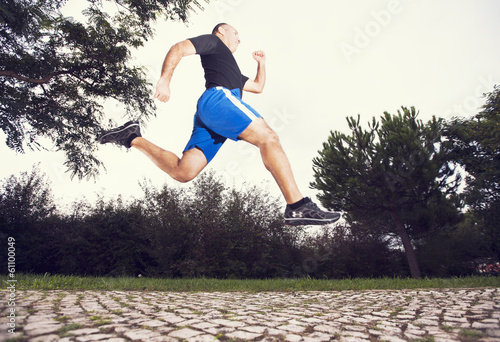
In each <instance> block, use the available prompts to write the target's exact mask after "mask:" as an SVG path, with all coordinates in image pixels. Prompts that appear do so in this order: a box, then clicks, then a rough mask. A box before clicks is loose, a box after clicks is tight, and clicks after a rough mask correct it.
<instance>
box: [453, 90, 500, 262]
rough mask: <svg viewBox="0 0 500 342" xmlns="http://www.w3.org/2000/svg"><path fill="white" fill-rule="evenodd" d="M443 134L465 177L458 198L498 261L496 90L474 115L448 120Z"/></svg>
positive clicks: (499, 118)
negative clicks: (479, 224) (479, 226)
mask: <svg viewBox="0 0 500 342" xmlns="http://www.w3.org/2000/svg"><path fill="white" fill-rule="evenodd" d="M445 135H446V137H447V138H448V139H449V144H450V149H451V150H452V152H453V159H454V161H455V162H456V163H458V164H459V165H461V166H462V167H464V168H465V170H466V171H467V174H468V175H467V177H466V183H467V187H466V189H465V191H464V193H463V196H462V197H463V198H464V200H465V202H466V204H468V205H469V206H470V207H471V209H472V210H473V211H474V215H475V216H476V218H477V219H478V220H480V221H482V222H483V225H484V233H485V235H486V236H487V238H488V240H489V241H490V244H491V246H490V248H491V250H492V252H493V253H494V254H495V255H496V257H497V259H500V224H499V222H500V87H499V86H496V87H495V89H494V90H493V91H492V92H491V93H488V94H486V104H485V105H484V107H483V110H482V111H481V112H479V113H478V114H477V115H475V116H474V117H472V118H470V119H463V118H455V119H453V120H452V121H450V122H449V123H448V124H447V126H446V130H445Z"/></svg>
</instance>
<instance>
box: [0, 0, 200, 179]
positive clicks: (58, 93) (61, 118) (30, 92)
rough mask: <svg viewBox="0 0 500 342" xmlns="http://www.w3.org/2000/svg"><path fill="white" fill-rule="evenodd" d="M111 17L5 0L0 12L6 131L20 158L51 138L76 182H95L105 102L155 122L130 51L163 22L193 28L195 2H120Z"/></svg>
mask: <svg viewBox="0 0 500 342" xmlns="http://www.w3.org/2000/svg"><path fill="white" fill-rule="evenodd" d="M113 2H114V3H115V4H116V12H115V13H111V14H109V13H106V12H104V10H103V3H102V1H99V0H88V7H87V9H86V10H85V11H84V12H83V14H84V15H85V17H86V18H87V20H88V21H87V22H86V23H83V22H78V21H76V20H75V19H73V18H67V17H64V16H63V15H62V14H61V12H60V9H61V8H62V7H63V5H64V4H65V3H66V0H49V1H41V0H21V1H20V0H5V1H3V2H2V4H1V5H0V45H1V46H2V49H1V51H0V99H1V100H0V128H1V129H2V130H3V132H4V133H5V134H6V135H7V140H6V144H7V146H8V147H9V148H11V149H13V150H15V151H16V152H21V153H22V152H24V151H25V149H26V148H29V149H40V148H45V147H44V146H42V144H41V142H40V141H41V140H42V139H41V138H48V139H49V141H50V142H51V143H53V144H54V145H55V147H56V149H57V150H60V151H64V153H65V154H66V162H65V164H66V166H67V167H68V169H69V170H70V171H71V172H72V175H77V176H78V177H80V178H82V177H85V176H86V177H89V176H95V175H96V174H97V173H98V169H99V167H100V166H101V165H102V162H101V161H100V160H98V159H97V158H96V157H95V155H94V154H95V151H96V148H97V147H96V136H98V135H99V134H100V133H101V131H102V126H103V125H104V123H105V115H104V113H103V105H102V104H103V101H104V100H106V99H114V100H116V101H119V102H121V103H122V104H124V106H125V112H126V115H127V116H128V117H129V118H132V119H141V120H143V119H147V118H148V117H150V116H151V115H154V112H155V105H154V102H153V101H152V99H151V96H150V93H151V92H150V89H149V87H150V84H149V83H148V82H147V80H146V77H145V73H144V70H143V69H142V68H140V67H136V66H131V65H130V60H131V49H132V48H138V47H140V46H142V45H143V43H144V41H145V40H147V39H149V38H151V37H152V36H153V29H152V27H151V24H152V23H153V22H154V21H155V20H157V19H158V18H159V17H161V16H165V17H167V18H168V19H172V20H182V21H186V20H187V15H188V11H189V10H190V9H192V8H191V5H196V6H198V7H200V5H199V3H198V2H197V1H196V0H156V1H135V0H114V1H113Z"/></svg>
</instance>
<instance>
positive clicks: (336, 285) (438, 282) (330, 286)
mask: <svg viewBox="0 0 500 342" xmlns="http://www.w3.org/2000/svg"><path fill="white" fill-rule="evenodd" d="M16 279H17V283H16V284H17V285H16V289H18V290H69V291H71V290H75V291H80V290H84V291H85V290H98V291H99V290H102V291H106V290H117V291H181V292H185V291H191V292H205V291H208V292H213V291H221V292H224V291H248V292H260V291H279V292H290V291H344V290H401V289H431V288H441V289H442V288H477V287H500V277H460V278H422V279H410V278H377V279H372V278H363V279H361V278H355V279H334V280H325V279H312V278H297V279H281V278H275V279H263V280H256V279H212V278H193V279H162V278H146V277H142V278H132V277H117V278H113V277H79V276H65V275H49V274H45V275H32V274H18V273H17V274H16Z"/></svg>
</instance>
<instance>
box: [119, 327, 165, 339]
mask: <svg viewBox="0 0 500 342" xmlns="http://www.w3.org/2000/svg"><path fill="white" fill-rule="evenodd" d="M123 336H125V337H126V338H128V339H130V340H132V341H149V340H150V339H151V338H153V337H158V336H159V334H158V333H156V332H153V331H151V330H147V329H133V330H128V331H125V332H124V333H123Z"/></svg>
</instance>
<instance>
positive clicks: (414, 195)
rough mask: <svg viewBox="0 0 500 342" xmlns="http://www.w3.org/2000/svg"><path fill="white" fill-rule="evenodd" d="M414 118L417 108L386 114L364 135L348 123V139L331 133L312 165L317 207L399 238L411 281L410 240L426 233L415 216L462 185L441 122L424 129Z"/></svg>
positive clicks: (356, 123)
mask: <svg viewBox="0 0 500 342" xmlns="http://www.w3.org/2000/svg"><path fill="white" fill-rule="evenodd" d="M417 116H418V113H417V112H416V111H415V108H413V107H412V108H410V109H408V108H405V107H402V111H399V110H398V115H391V114H389V113H387V112H385V113H384V115H383V116H382V117H381V122H380V123H379V122H377V121H376V119H375V118H373V120H372V122H371V124H369V129H368V130H364V129H363V128H362V127H361V126H360V118H359V116H358V118H357V119H354V118H352V117H350V118H348V119H347V122H348V124H349V128H350V129H351V130H352V135H351V136H348V135H345V134H343V133H340V132H332V133H331V135H330V137H329V138H328V142H326V143H324V144H323V150H321V151H319V157H316V158H314V160H313V165H314V166H313V169H314V173H315V182H313V183H311V186H312V187H313V188H316V189H318V190H320V191H321V194H320V195H319V196H318V197H319V199H320V201H321V203H322V204H323V205H324V206H325V207H327V208H331V209H334V210H343V211H345V212H347V216H346V218H347V220H348V221H349V222H365V223H369V225H370V226H371V227H372V229H376V227H380V228H379V229H381V233H383V234H387V233H394V232H397V235H398V236H399V238H400V239H401V241H402V244H403V247H404V250H405V253H406V256H407V260H408V264H409V267H410V272H411V275H412V277H415V278H418V277H420V276H421V273H420V269H419V265H418V261H417V258H416V256H415V252H414V246H413V243H412V239H411V235H412V232H414V231H418V230H422V229H430V227H417V222H418V221H419V220H417V219H416V217H415V213H414V212H413V210H415V209H419V210H420V212H421V213H422V212H423V211H422V210H421V209H422V208H425V206H426V204H427V203H430V202H431V201H434V203H441V202H442V201H446V195H447V194H451V193H453V192H454V191H455V190H456V188H457V186H458V185H459V179H460V177H459V175H458V174H457V173H456V172H455V170H454V169H453V168H452V166H451V164H450V163H449V160H448V158H449V156H448V150H447V149H445V148H444V146H443V144H442V135H441V129H442V125H443V122H442V120H437V119H436V118H435V117H434V118H433V119H432V120H430V121H429V122H427V124H425V125H424V124H423V122H422V121H421V120H418V119H417ZM391 223H392V224H391ZM393 227H395V228H396V230H395V231H394V229H393ZM383 229H385V231H384V230H383Z"/></svg>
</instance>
